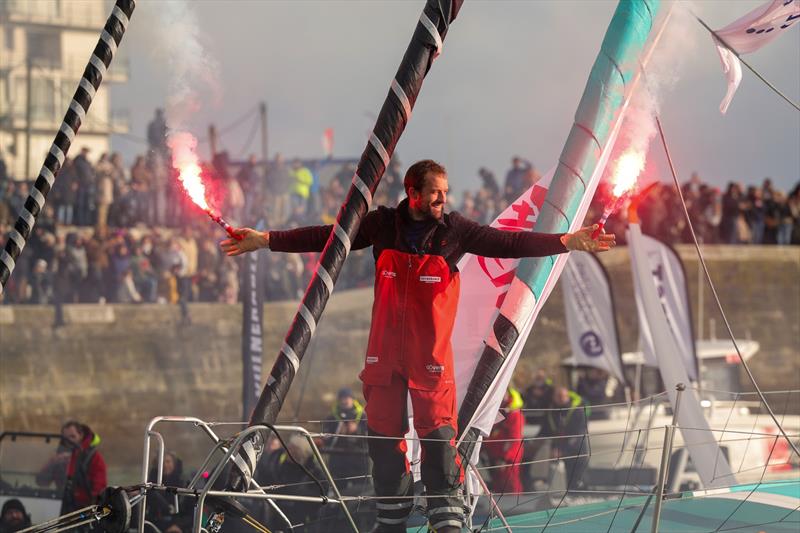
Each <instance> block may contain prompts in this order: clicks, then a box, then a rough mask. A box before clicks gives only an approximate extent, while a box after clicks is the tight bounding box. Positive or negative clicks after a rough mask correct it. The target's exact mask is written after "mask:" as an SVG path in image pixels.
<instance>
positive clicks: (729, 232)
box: [719, 182, 750, 244]
mask: <svg viewBox="0 0 800 533" xmlns="http://www.w3.org/2000/svg"><path fill="white" fill-rule="evenodd" d="M745 209H747V204H746V202H745V199H744V197H743V194H742V189H741V187H740V186H739V184H738V183H735V182H730V183H729V184H728V189H727V190H726V191H725V195H724V196H723V197H722V219H721V220H720V225H719V231H720V239H721V240H722V242H723V243H724V244H739V243H743V242H748V241H749V240H750V239H749V235H745V232H744V231H743V229H744V228H743V227H742V226H745V227H746V222H745V221H744V218H743V212H744V211H745ZM745 237H747V238H745Z"/></svg>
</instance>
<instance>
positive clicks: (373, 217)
mask: <svg viewBox="0 0 800 533" xmlns="http://www.w3.org/2000/svg"><path fill="white" fill-rule="evenodd" d="M377 221H378V215H377V211H370V212H369V213H368V214H367V216H366V217H364V221H363V222H362V224H361V227H360V228H359V230H358V236H357V237H356V239H355V241H354V242H353V246H352V248H351V249H352V250H360V249H362V248H366V247H368V246H370V245H371V244H372V238H371V237H370V235H371V233H372V232H374V230H375V227H376V225H377ZM332 230H333V225H330V224H329V225H327V226H306V227H303V228H295V229H290V230H272V231H258V230H254V229H252V228H237V229H235V230H233V233H234V235H236V236H237V237H241V238H231V239H225V240H224V241H222V242H221V243H220V247H221V248H222V251H223V252H225V255H228V256H235V255H241V254H243V253H245V252H253V251H255V250H260V249H262V248H266V249H268V250H272V251H275V252H291V253H301V252H321V251H322V250H323V248H325V243H326V242H328V236H330V234H331V231H332Z"/></svg>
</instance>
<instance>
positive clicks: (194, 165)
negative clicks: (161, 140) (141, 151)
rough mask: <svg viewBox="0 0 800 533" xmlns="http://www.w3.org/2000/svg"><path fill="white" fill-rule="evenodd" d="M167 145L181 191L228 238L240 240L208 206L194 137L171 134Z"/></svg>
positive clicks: (183, 132) (232, 229)
mask: <svg viewBox="0 0 800 533" xmlns="http://www.w3.org/2000/svg"><path fill="white" fill-rule="evenodd" d="M167 145H169V147H170V149H171V150H172V166H173V167H174V168H175V169H176V170H177V171H178V179H179V180H180V182H181V185H182V186H183V190H185V191H186V194H188V195H189V199H190V200H191V201H192V202H194V203H195V205H197V207H199V208H200V209H202V210H203V211H205V212H206V214H207V215H208V216H209V217H211V220H213V221H214V222H216V223H217V224H219V225H220V226H221V227H222V229H224V230H225V231H226V232H227V233H228V235H229V236H231V237H233V238H234V239H236V240H242V236H241V235H237V234H236V233H235V232H234V228H233V226H231V225H230V224H228V223H227V222H226V221H225V219H224V218H222V216H221V215H220V214H219V213H215V212H214V211H213V210H212V209H211V206H210V205H209V204H208V200H207V198H206V186H205V184H204V183H203V180H202V178H201V177H200V172H201V169H200V164H199V163H198V157H197V152H196V149H197V139H195V138H194V135H192V134H191V133H187V132H185V131H179V132H176V133H171V134H170V136H169V138H168V139H167Z"/></svg>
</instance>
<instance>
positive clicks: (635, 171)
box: [613, 150, 644, 198]
mask: <svg viewBox="0 0 800 533" xmlns="http://www.w3.org/2000/svg"><path fill="white" fill-rule="evenodd" d="M642 170H644V154H643V153H642V152H636V151H633V150H630V151H628V152H626V153H624V154H622V156H621V157H620V158H619V160H618V161H617V168H616V171H615V173H614V190H613V194H614V197H615V198H619V197H620V196H622V195H623V194H625V193H626V192H628V191H630V190H631V189H633V187H634V185H636V178H638V177H639V174H640V173H641V172H642Z"/></svg>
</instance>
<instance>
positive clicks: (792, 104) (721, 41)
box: [692, 13, 800, 111]
mask: <svg viewBox="0 0 800 533" xmlns="http://www.w3.org/2000/svg"><path fill="white" fill-rule="evenodd" d="M692 15H693V16H694V18H695V19H697V22H699V23H700V24H702V25H703V27H704V28H705V29H706V30H708V32H709V33H710V34H711V35H712V36H714V38H715V39H716V40H717V41H719V43H720V44H721V45H722V46H724V47H725V48H727V49H728V50H730V51H731V53H732V54H733V55H735V56H736V58H737V59H738V60H739V61H741V62H742V64H743V65H744V66H746V67H747V68H748V69H750V72H752V73H753V74H755V75H756V76H757V77H758V79H760V80H761V81H763V82H764V83H766V84H767V87H769V88H770V89H772V90H773V91H774V92H775V94H777V95H778V96H780V97H781V98H783V99H784V100H786V101H787V102H788V103H789V105H791V106H792V107H793V108H795V109H796V110H797V111H800V106H798V105H797V104H796V103H795V102H794V101H792V100H791V99H790V98H789V97H788V96H786V95H785V94H783V93H782V92H781V91H780V90H779V89H778V88H777V87H775V86H774V85H772V84H771V83H770V82H769V81H768V80H767V79H766V78H765V77H764V76H762V75H761V74H759V72H758V71H757V70H756V69H755V68H753V67H752V66H750V64H749V63H748V62H747V61H745V60H744V59H742V56H740V55H739V52H737V51H736V50H735V49H734V48H733V47H732V46H731V45H729V44H728V43H726V42H725V40H724V39H723V38H722V37H720V36H719V35H717V32H715V31H714V30H712V29H711V28H710V27H709V26H708V24H706V23H705V21H703V19H701V18H700V17H698V16H697V14H695V13H692Z"/></svg>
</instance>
